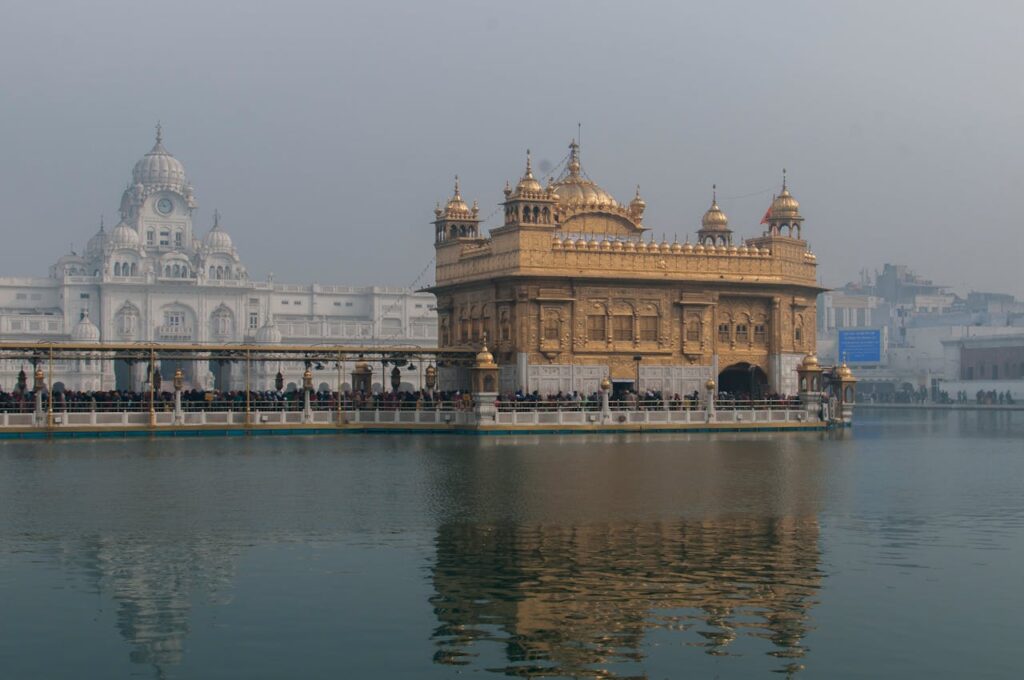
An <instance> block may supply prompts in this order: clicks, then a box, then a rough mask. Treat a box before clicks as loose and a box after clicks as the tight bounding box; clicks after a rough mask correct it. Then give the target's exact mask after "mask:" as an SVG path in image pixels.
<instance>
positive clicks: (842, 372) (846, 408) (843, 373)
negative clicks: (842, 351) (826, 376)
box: [832, 361, 857, 427]
mask: <svg viewBox="0 0 1024 680" xmlns="http://www.w3.org/2000/svg"><path fill="white" fill-rule="evenodd" d="M832 380H833V387H834V389H835V392H836V401H837V405H838V411H839V412H838V413H837V414H836V416H838V418H839V420H840V422H841V423H842V424H843V425H844V426H846V427H850V426H851V425H853V405H854V404H855V403H856V401H857V379H856V378H855V377H853V371H851V370H850V367H849V366H847V365H846V362H845V361H844V362H843V363H842V365H841V366H839V368H837V369H836V370H835V373H834V377H833V379H832Z"/></svg>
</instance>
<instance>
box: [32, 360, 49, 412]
mask: <svg viewBox="0 0 1024 680" xmlns="http://www.w3.org/2000/svg"><path fill="white" fill-rule="evenodd" d="M32 377H33V380H34V382H33V383H32V387H33V389H34V390H35V393H36V394H35V396H36V424H38V425H42V424H43V389H44V388H45V387H46V374H45V373H43V369H42V367H40V366H37V367H36V371H35V373H34V374H33V376H32Z"/></svg>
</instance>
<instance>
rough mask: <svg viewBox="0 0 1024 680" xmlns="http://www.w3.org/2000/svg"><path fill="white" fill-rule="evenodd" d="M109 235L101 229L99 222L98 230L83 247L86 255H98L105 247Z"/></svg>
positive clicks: (101, 225)
mask: <svg viewBox="0 0 1024 680" xmlns="http://www.w3.org/2000/svg"><path fill="white" fill-rule="evenodd" d="M109 236H110V235H109V234H108V233H107V231H106V229H104V228H103V222H102V221H100V230H99V231H97V232H96V233H95V234H93V236H92V238H90V239H89V242H88V243H87V244H86V245H85V252H86V254H88V255H98V254H100V253H102V252H103V248H104V246H106V245H107V238H108V237H109Z"/></svg>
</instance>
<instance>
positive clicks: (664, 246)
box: [660, 236, 672, 253]
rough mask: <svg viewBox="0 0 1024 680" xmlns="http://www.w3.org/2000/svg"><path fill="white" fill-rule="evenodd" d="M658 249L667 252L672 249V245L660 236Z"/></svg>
mask: <svg viewBox="0 0 1024 680" xmlns="http://www.w3.org/2000/svg"><path fill="white" fill-rule="evenodd" d="M660 250H661V252H663V253H668V252H671V250H672V245H671V244H670V243H669V242H668V240H666V238H665V237H664V236H662V237H661V247H660Z"/></svg>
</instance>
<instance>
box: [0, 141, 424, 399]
mask: <svg viewBox="0 0 1024 680" xmlns="http://www.w3.org/2000/svg"><path fill="white" fill-rule="evenodd" d="M195 210H196V200H195V196H194V194H193V189H192V186H191V184H189V182H188V179H187V177H186V175H185V168H184V166H182V164H181V162H180V161H178V160H177V159H176V158H175V157H174V156H172V155H171V154H170V153H169V152H168V151H167V150H166V149H165V148H164V145H163V138H162V135H161V130H160V127H159V126H157V135H156V144H155V145H154V146H153V148H152V150H150V152H149V153H147V154H146V155H145V156H143V157H142V159H140V160H139V161H138V162H137V163H136V164H135V167H134V168H133V170H132V178H131V182H130V183H129V184H128V187H127V188H126V189H125V190H124V193H123V194H122V196H121V208H120V215H121V219H120V221H119V223H118V224H117V225H116V226H115V227H114V228H113V229H107V228H105V226H104V225H103V224H102V223H101V224H100V228H99V231H98V232H97V233H96V234H95V235H94V236H93V237H92V238H91V239H89V242H88V245H87V246H86V249H85V252H84V253H82V254H77V253H74V252H72V253H69V254H67V255H64V256H62V257H61V258H60V259H58V260H57V262H56V264H54V265H53V266H51V267H50V272H49V276H48V277H46V278H14V277H0V340H5V341H27V342H35V341H37V340H57V341H60V340H80V341H101V342H119V343H125V342H139V341H147V342H176V343H182V342H184V343H188V342H200V343H264V344H275V343H282V342H283V343H295V344H319V343H326V344H346V345H354V344H359V345H392V344H403V345H417V346H422V347H428V348H429V347H436V345H437V317H436V313H435V311H434V296H433V295H430V294H428V293H415V292H412V291H410V290H408V289H404V288H383V287H365V288H355V287H350V286H332V285H320V284H311V285H293V284H281V283H274V282H273V281H272V280H268V281H253V280H251V279H250V278H249V273H248V270H247V269H246V267H245V265H244V263H243V261H242V259H241V257H240V256H239V253H238V251H237V250H236V248H235V245H234V242H233V241H232V239H231V236H229V235H228V232H227V231H226V230H225V228H224V226H223V225H222V224H221V223H220V219H219V217H218V216H217V215H216V214H215V215H214V223H213V226H212V228H211V229H210V230H209V231H208V232H207V233H206V235H205V236H204V237H203V238H202V239H200V238H198V236H197V235H196V233H195V226H194V225H193V221H192V218H193V214H194V213H195ZM111 363H112V362H98V361H96V362H93V361H89V362H86V361H77V362H71V363H69V364H66V365H59V366H55V367H54V383H55V384H56V383H58V382H60V383H63V385H64V386H66V387H67V388H68V389H84V390H108V389H114V388H115V387H116V388H121V389H139V388H140V387H141V386H142V381H143V380H144V379H145V376H146V375H147V371H146V370H145V367H143V366H141V365H139V364H136V365H134V366H131V367H130V366H128V365H127V364H123V365H118V366H114V365H111ZM101 364H102V365H101ZM25 368H26V367H25V366H23V365H21V364H20V363H16V362H12V361H8V362H0V389H5V390H11V389H13V388H14V385H15V381H16V379H17V378H16V376H17V373H18V371H20V370H22V369H25ZM174 368H177V365H175V366H174V367H169V366H163V367H162V368H161V372H162V374H163V377H164V378H165V379H166V378H169V377H170V373H171V372H173V370H174ZM181 368H182V369H183V370H184V372H185V377H186V382H187V385H188V387H190V388H192V387H194V388H197V389H212V388H219V389H238V388H240V387H241V386H242V385H243V384H244V383H242V381H241V376H240V375H239V374H238V373H239V368H238V367H237V366H236V367H235V368H234V369H233V370H234V371H235V374H234V375H233V374H232V367H231V366H217V365H209V362H204V361H189V362H185V363H184V364H182V365H181ZM303 368H304V367H303V366H302V365H301V364H300V365H297V366H296V365H290V366H262V367H260V369H259V370H257V372H256V373H257V374H256V375H255V376H251V377H252V378H253V379H252V380H251V381H250V385H252V387H253V389H271V388H272V385H273V378H274V375H275V374H276V372H277V370H279V369H280V370H282V372H284V373H285V376H286V380H287V381H288V382H301V381H300V380H299V376H300V375H301V373H302V370H303ZM377 371H380V367H377ZM27 372H28V373H31V371H30V370H29V371H27ZM375 381H376V382H378V383H381V382H386V381H382V380H381V376H380V375H377V376H375ZM318 382H319V378H318ZM324 382H326V383H327V384H328V385H330V386H331V387H332V389H333V388H334V387H335V386H334V383H335V382H336V380H325V381H324Z"/></svg>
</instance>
